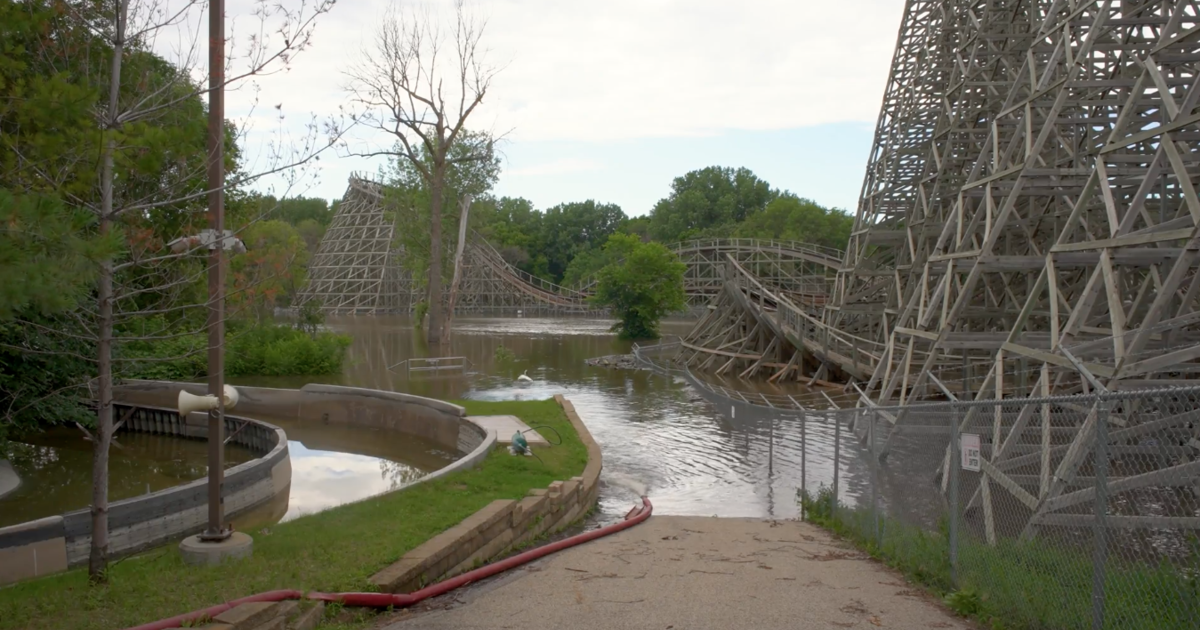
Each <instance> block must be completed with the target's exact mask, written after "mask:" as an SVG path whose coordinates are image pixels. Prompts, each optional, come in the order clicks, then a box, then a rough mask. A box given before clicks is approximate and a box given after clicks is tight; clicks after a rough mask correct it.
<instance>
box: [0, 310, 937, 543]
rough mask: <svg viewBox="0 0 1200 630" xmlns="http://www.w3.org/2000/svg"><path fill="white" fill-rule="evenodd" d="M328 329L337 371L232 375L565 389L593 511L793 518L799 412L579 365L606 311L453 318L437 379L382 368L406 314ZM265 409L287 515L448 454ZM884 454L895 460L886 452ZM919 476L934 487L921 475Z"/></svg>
mask: <svg viewBox="0 0 1200 630" xmlns="http://www.w3.org/2000/svg"><path fill="white" fill-rule="evenodd" d="M328 325H329V327H330V328H332V329H334V330H338V331H342V332H346V333H349V334H350V335H352V337H353V344H352V346H351V348H350V355H349V361H348V364H347V365H346V367H345V369H344V370H343V373H342V374H338V375H333V376H329V377H325V378H250V379H246V378H243V379H232V380H234V381H235V384H241V385H260V386H268V387H287V388H295V387H300V386H303V385H304V384H306V383H310V382H323V383H330V384H344V385H351V386H357V387H369V388H375V389H383V390H393V391H402V392H409V393H413V394H417V395H422V396H430V397H434V398H441V399H464V398H465V399H475V400H541V399H546V398H549V397H551V396H553V395H554V394H560V393H561V394H565V395H566V396H567V397H569V398H570V399H571V400H572V402H573V403H574V404H575V407H576V409H578V410H579V412H580V414H581V415H582V416H583V417H584V419H585V420H586V421H587V424H588V427H589V429H590V430H591V432H592V434H593V435H594V436H595V437H596V439H597V441H598V442H599V443H600V445H601V447H602V448H603V451H604V472H603V474H602V476H601V481H602V486H603V487H602V492H601V500H600V507H601V512H602V520H610V519H615V518H619V517H620V516H621V515H623V514H624V513H625V512H626V511H627V510H628V509H629V507H630V505H631V504H633V503H634V502H635V501H636V500H637V491H635V490H634V489H632V488H631V486H637V485H639V484H641V485H644V486H646V488H647V490H648V492H649V493H650V496H651V497H653V500H654V504H655V511H656V513H659V514H681V515H718V516H748V517H777V518H789V517H794V516H796V515H797V514H798V506H797V505H796V501H795V496H796V489H797V488H798V487H799V486H800V483H801V466H800V460H801V456H800V428H799V423H798V422H797V421H796V420H795V419H794V418H788V417H784V418H770V417H767V416H764V415H761V413H759V414H757V415H756V413H748V412H749V411H753V410H750V409H748V410H747V411H742V410H739V411H738V412H737V413H736V414H735V417H734V418H730V417H728V416H729V410H727V409H724V408H722V409H721V410H720V411H718V409H717V408H716V407H714V406H713V404H712V403H711V402H709V401H707V400H705V399H704V398H703V397H702V396H701V395H700V393H699V392H697V391H696V390H694V389H693V388H691V387H690V386H689V385H688V384H687V383H686V382H685V381H684V380H683V379H681V378H678V377H671V376H663V375H660V374H654V373H652V372H649V371H631V370H612V369H606V368H600V367H593V366H589V365H587V364H586V363H585V361H586V360H587V359H589V358H592V357H596V356H602V355H610V354H624V353H627V352H629V350H630V344H629V343H628V342H622V341H620V340H618V339H617V338H616V336H615V335H613V334H612V333H610V332H609V328H610V326H611V325H612V322H611V321H606V320H594V319H551V318H525V319H480V318H466V319H463V318H460V319H457V320H456V321H455V324H454V326H455V334H454V337H453V338H452V340H451V343H450V345H449V348H448V349H447V350H446V351H445V352H444V353H443V354H442V356H464V357H466V358H467V359H469V361H470V367H469V369H468V373H467V374H455V375H451V374H441V375H438V376H433V375H429V374H420V373H414V374H409V373H408V372H407V370H405V369H404V366H399V367H395V369H389V368H390V367H392V366H396V365H397V364H399V363H401V362H402V361H405V360H406V359H410V358H414V357H428V356H430V351H429V348H428V347H426V346H425V344H424V343H423V341H422V339H421V334H420V332H419V331H414V330H413V327H412V326H411V324H410V323H409V321H408V320H407V318H403V317H341V318H330V320H329V322H328ZM690 328H691V322H666V323H664V326H663V332H664V333H665V334H677V335H678V334H684V333H686V332H687V331H688V330H689V329H690ZM500 348H504V350H499V349H500ZM523 371H527V373H528V374H529V376H530V377H532V378H533V379H534V381H533V382H532V383H529V384H524V385H518V384H517V382H516V377H517V375H519V374H521V373H522V372H523ZM730 384H731V385H732V386H736V387H737V388H738V389H742V390H758V391H763V392H764V393H770V394H794V395H795V394H800V395H803V394H805V393H808V390H807V388H805V387H804V386H803V385H801V384H799V383H790V384H779V385H768V384H765V383H762V382H761V381H759V382H745V381H737V382H736V385H733V382H730ZM721 404H722V405H724V404H726V402H724V401H722V402H721ZM722 412H724V413H722ZM262 419H263V420H266V421H268V422H271V423H274V424H277V425H279V426H281V427H282V428H283V429H284V430H285V431H286V432H287V434H288V438H289V448H290V449H291V456H292V485H291V493H290V496H289V497H288V500H287V501H286V502H285V503H280V505H278V506H276V507H275V508H272V509H275V510H276V512H273V514H276V513H277V512H280V511H283V510H284V509H286V512H285V513H284V515H283V517H282V518H283V519H284V520H288V519H292V518H296V517H297V516H299V515H301V514H307V513H311V512H315V511H319V510H322V509H327V508H329V507H332V506H334V505H338V504H341V503H346V502H348V501H356V500H360V499H363V498H366V497H369V496H372V495H374V494H378V493H379V492H384V491H387V490H390V489H393V488H395V487H398V486H400V485H402V484H404V483H408V482H409V481H412V480H413V479H416V478H417V477H419V476H420V475H422V474H424V473H425V472H428V471H431V470H436V469H437V468H440V467H442V466H443V465H445V463H446V462H448V461H450V459H452V458H453V455H452V454H450V453H446V452H443V451H441V450H439V449H438V448H437V447H436V445H433V444H431V443H423V442H421V441H420V440H415V439H413V438H409V437H404V438H399V437H397V436H395V435H386V434H381V433H379V432H373V431H371V430H369V429H363V428H357V427H354V428H352V427H345V426H330V425H325V424H323V423H320V422H303V421H297V420H295V419H294V418H270V417H264V418H262ZM147 437H150V436H147ZM171 441H174V442H184V443H187V442H186V441H181V440H171ZM807 441H808V444H809V448H808V452H807V464H808V466H807V469H808V471H807V484H808V487H809V488H810V489H811V490H816V488H817V487H818V486H819V485H821V484H822V483H823V484H825V485H830V484H831V482H832V478H833V469H832V455H833V444H834V427H833V425H832V424H830V423H827V422H812V423H810V424H809V425H808V428H807ZM83 444H85V445H86V444H87V443H86V442H84V443H83ZM191 444H193V445H196V446H198V447H199V449H200V451H201V453H200V454H199V455H197V457H196V459H195V461H196V462H202V461H203V454H202V451H203V448H204V443H203V442H192V443H191ZM841 447H842V459H841V462H842V465H841V467H840V471H839V475H840V479H841V488H842V492H841V496H842V499H843V500H844V501H847V502H849V503H853V502H855V501H856V500H857V499H858V498H859V497H862V496H864V493H865V492H866V491H867V488H868V486H867V481H868V477H867V475H866V471H865V470H864V467H863V465H862V463H861V462H863V461H865V459H864V458H862V457H860V456H859V451H860V450H861V447H860V446H859V445H858V443H857V442H856V441H855V439H854V438H853V436H852V434H851V433H850V432H849V431H843V432H842V439H841ZM85 450H86V448H85ZM81 457H82V458H83V459H81V460H80V461H79V462H77V463H75V464H73V465H71V466H65V467H63V469H62V470H60V471H59V473H57V474H61V475H62V479H63V480H64V481H63V484H64V485H69V486H71V487H76V488H78V489H79V496H78V497H77V498H73V499H71V500H70V501H67V500H63V501H60V502H58V503H57V505H58V506H59V507H57V508H55V509H54V510H52V511H49V512H48V514H54V513H59V512H61V511H63V510H64V509H73V508H75V507H83V506H85V505H87V501H88V497H87V493H88V483H89V481H90V450H86V452H85V453H83V454H82V455H81ZM893 459H894V460H896V461H899V460H900V458H899V457H898V456H895V455H894V456H893ZM123 474H124V473H123ZM202 474H203V473H201V475H202ZM920 474H921V475H924V472H923V471H922V472H921V473H920ZM117 477H118V475H114V480H115V479H116V478H117ZM130 478H131V479H134V480H136V479H138V478H139V477H138V475H137V474H133V475H131V477H130ZM905 479H907V480H909V481H911V478H909V477H905V478H904V479H901V480H899V481H897V483H898V484H903V483H905ZM919 481H921V482H923V483H924V484H925V485H930V484H928V482H927V478H926V477H922V478H921V479H919ZM175 483H178V481H174V482H173V483H168V484H167V485H175ZM29 487H30V485H28V484H27V485H26V486H24V487H23V490H24V491H28V490H29ZM164 487H165V486H164ZM21 492H22V491H18V493H21ZM7 501H8V500H5V502H0V515H3V516H8V514H9V513H10V512H11V510H10V509H6V503H7ZM67 503H71V505H70V506H69V507H64V506H65V505H66V504H67ZM10 505H11V504H10ZM285 506H286V507H285ZM26 514H32V512H30V511H27V509H26V507H25V505H24V504H21V507H20V516H19V517H13V518H12V519H11V520H13V521H14V522H15V521H22V520H27V519H28V518H35V516H26Z"/></svg>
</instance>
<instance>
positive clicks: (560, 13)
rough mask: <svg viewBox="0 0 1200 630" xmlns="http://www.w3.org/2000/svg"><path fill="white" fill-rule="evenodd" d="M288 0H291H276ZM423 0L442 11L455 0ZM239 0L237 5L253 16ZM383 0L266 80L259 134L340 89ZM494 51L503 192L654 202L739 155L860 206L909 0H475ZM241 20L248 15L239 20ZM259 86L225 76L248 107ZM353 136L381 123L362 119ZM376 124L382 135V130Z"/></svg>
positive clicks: (359, 163) (837, 201) (338, 14)
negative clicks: (246, 86)
mask: <svg viewBox="0 0 1200 630" xmlns="http://www.w3.org/2000/svg"><path fill="white" fill-rule="evenodd" d="M284 2H285V3H287V2H288V0H284ZM425 4H427V5H429V7H430V8H431V9H432V10H434V11H441V12H442V13H443V14H445V15H447V16H449V11H450V9H451V7H452V3H451V1H450V0H429V1H428V2H426V3H425ZM248 5H249V3H248V2H246V0H231V4H230V7H229V11H228V14H229V17H230V18H231V20H234V19H237V20H244V18H242V17H239V12H241V13H243V14H244V13H245V12H246V6H248ZM387 5H388V2H387V0H340V1H339V2H338V3H337V5H335V6H334V8H333V10H332V11H331V12H330V13H329V14H327V15H325V16H322V17H321V18H320V19H319V22H318V25H317V27H316V31H315V35H314V39H313V42H312V46H311V47H310V48H309V49H308V50H306V51H304V52H303V53H301V54H299V55H298V56H296V57H295V59H294V61H293V63H292V65H291V68H290V70H289V71H288V72H286V73H281V74H278V75H274V76H270V77H265V78H262V79H261V80H259V87H260V91H259V93H258V95H259V97H260V100H259V102H260V104H261V105H260V107H259V109H258V110H257V111H258V112H259V113H260V114H263V115H264V116H263V117H262V118H260V119H256V120H255V122H254V126H253V127H254V134H253V135H252V136H251V137H250V143H251V144H252V145H254V146H249V147H248V149H249V152H250V154H251V155H252V156H253V155H255V154H256V153H255V151H258V152H259V154H260V155H261V152H262V151H263V149H262V148H261V147H260V146H258V145H257V143H258V142H260V141H261V140H262V138H263V137H264V134H266V133H268V132H271V131H273V130H274V129H275V128H274V127H272V124H273V123H271V122H270V121H269V120H268V118H269V117H268V116H265V114H273V113H274V111H273V107H269V106H273V105H275V104H281V105H282V110H281V111H282V112H283V113H284V114H285V119H284V125H285V129H289V127H288V126H292V125H294V126H295V127H290V129H291V131H292V132H293V133H296V134H298V133H299V126H300V124H301V123H302V122H304V121H307V120H309V117H310V115H312V114H316V115H317V116H327V115H330V114H333V113H335V112H337V110H338V107H339V105H345V104H347V93H346V91H345V89H344V88H345V85H346V83H347V78H346V76H345V74H344V70H345V69H346V68H347V67H348V66H349V65H350V64H352V63H354V62H355V61H357V60H359V59H360V58H361V57H360V53H361V51H362V49H363V47H364V46H367V45H369V44H370V42H371V40H372V38H373V36H374V33H375V28H376V26H377V24H378V22H379V19H380V18H381V17H382V16H383V14H384V11H385V9H386V8H387ZM467 6H468V9H469V10H470V11H473V12H474V13H475V14H477V15H479V16H481V17H484V18H486V19H487V29H486V32H485V35H484V39H483V42H484V45H485V46H486V47H487V48H488V49H489V52H488V59H489V60H490V61H492V62H493V63H494V64H496V65H498V66H502V69H501V70H500V72H499V73H498V74H497V75H496V77H495V79H494V82H493V85H492V89H491V91H490V92H489V95H488V98H487V99H486V100H485V102H484V105H483V108H482V109H481V110H479V112H478V113H477V114H476V115H473V116H472V118H471V120H472V123H473V124H471V125H469V126H471V127H474V128H483V129H489V130H493V131H499V132H508V135H507V138H506V141H505V142H504V144H503V146H502V152H503V155H504V164H503V169H504V170H503V172H502V174H501V177H500V183H499V185H498V186H497V190H496V192H497V193H498V194H500V195H510V196H523V197H526V198H529V199H531V200H532V201H533V202H534V204H535V206H536V207H538V208H543V209H544V208H547V207H549V206H552V205H554V204H557V203H561V202H566V201H582V200H586V199H595V200H597V201H603V202H613V203H617V204H619V205H620V206H621V207H622V208H623V209H624V210H625V212H626V213H627V214H630V215H640V214H644V213H646V212H648V211H649V210H650V208H651V207H652V206H653V204H654V202H655V201H657V200H658V199H659V198H661V197H663V196H665V195H666V194H667V193H668V191H669V187H670V183H671V179H672V178H673V177H676V176H678V175H682V174H684V173H685V172H687V171H689V170H693V169H697V168H703V167H705V166H711V165H722V166H733V167H737V166H746V167H748V168H750V169H751V170H753V171H754V172H755V173H757V174H758V175H759V176H760V177H762V178H764V179H766V180H767V181H769V182H770V183H771V184H772V185H774V186H776V187H778V188H783V189H787V190H791V191H792V192H794V193H796V194H799V195H801V196H803V197H808V198H811V199H814V200H815V201H817V202H819V203H822V204H824V205H831V206H837V207H841V208H846V209H853V208H854V206H855V205H856V204H857V199H858V193H859V188H860V186H861V183H862V172H863V167H864V165H865V161H866V156H867V152H868V150H869V149H870V144H871V136H872V131H873V128H874V124H875V119H876V115H877V113H878V110H879V104H880V99H881V97H882V93H883V87H884V82H885V80H886V78H887V71H888V67H889V64H890V61H891V55H892V50H893V48H894V46H895V38H896V31H897V28H898V25H899V20H900V14H901V11H902V9H903V3H902V2H901V1H900V0H843V1H841V2H828V1H817V0H790V1H774V0H771V1H754V0H751V1H748V2H729V1H728V0H725V1H716V0H687V1H684V0H675V1H670V0H607V1H606V2H573V1H563V0H475V1H474V2H469V3H468V5H467ZM241 23H242V24H244V23H246V22H245V21H243V22H241ZM251 95H252V92H251V91H250V90H239V91H235V92H231V93H230V94H229V96H228V97H227V98H228V101H227V115H228V116H229V117H231V118H238V117H241V116H244V115H245V114H246V112H247V111H248V103H249V101H250V98H251ZM355 136H356V138H355V140H356V141H359V142H361V141H366V140H372V138H364V137H362V132H361V131H356V132H355ZM373 140H376V141H380V142H383V141H382V139H380V138H374V139H373ZM378 166H379V160H378V159H375V160H370V159H366V158H357V157H339V156H336V155H333V154H326V155H324V156H323V157H322V159H321V161H320V169H319V171H320V177H319V179H318V180H315V181H313V180H310V181H309V182H307V185H306V186H305V188H304V189H295V191H294V192H300V193H303V194H307V195H312V196H320V197H325V198H337V197H340V196H341V195H342V193H343V191H344V189H345V186H346V178H347V176H349V174H350V173H351V172H354V171H360V172H374V171H375V170H376V169H377V168H378Z"/></svg>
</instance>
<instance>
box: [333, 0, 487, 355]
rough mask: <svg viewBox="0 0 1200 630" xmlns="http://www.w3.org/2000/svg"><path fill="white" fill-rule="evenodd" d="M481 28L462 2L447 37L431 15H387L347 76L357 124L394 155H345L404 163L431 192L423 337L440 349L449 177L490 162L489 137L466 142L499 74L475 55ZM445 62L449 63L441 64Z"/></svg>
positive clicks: (401, 12)
mask: <svg viewBox="0 0 1200 630" xmlns="http://www.w3.org/2000/svg"><path fill="white" fill-rule="evenodd" d="M484 28H485V23H484V22H483V21H482V20H477V19H475V18H474V17H472V16H470V15H468V14H467V13H466V12H465V11H464V9H463V5H462V1H461V0H458V1H457V2H455V14H454V23H453V25H452V31H453V32H452V33H450V34H449V35H447V34H446V33H445V32H444V30H443V28H442V26H441V24H440V21H439V20H438V19H437V18H435V17H434V16H431V15H430V14H429V13H428V12H424V11H415V10H407V11H406V10H403V9H397V8H392V9H390V10H389V11H388V13H387V14H386V15H385V17H384V19H383V21H382V23H381V24H380V27H379V31H378V33H377V34H376V36H375V42H374V46H373V49H369V50H366V51H364V53H363V60H362V61H361V62H360V63H359V64H357V65H355V66H354V67H352V68H351V69H349V70H348V71H347V75H348V76H349V78H350V84H349V88H348V89H349V91H350V94H351V100H352V101H353V102H355V103H356V104H357V105H358V106H359V107H361V108H362V111H361V113H358V114H357V117H356V121H357V122H358V123H359V124H362V125H365V126H367V127H368V128H371V129H374V130H378V131H381V132H384V133H386V134H388V135H389V136H391V137H392V138H393V139H394V144H393V146H391V147H388V148H385V149H381V150H361V151H351V152H350V154H351V155H356V156H377V155H386V156H390V157H394V158H399V159H403V160H406V161H408V162H409V163H410V164H411V165H412V167H413V168H414V169H415V170H416V171H417V172H418V173H420V175H421V179H422V180H423V181H424V183H425V185H426V186H427V187H428V189H429V218H430V233H429V276H428V277H429V280H428V284H427V290H428V300H429V324H428V326H427V330H426V335H427V340H428V342H429V343H430V344H433V345H438V344H441V343H442V341H443V334H442V328H443V326H445V325H446V322H445V319H444V317H443V315H442V311H443V308H444V305H443V299H444V298H443V293H444V291H443V284H442V281H443V278H442V274H443V251H442V206H443V202H444V200H445V198H446V193H447V191H446V178H447V174H448V171H449V169H451V168H452V167H453V166H455V165H456V164H461V163H466V162H477V161H481V160H488V159H491V158H492V156H493V155H494V151H493V145H494V142H495V138H494V137H493V136H491V135H488V134H470V133H467V132H466V129H465V126H466V123H467V119H468V118H469V117H470V116H471V114H472V113H474V112H475V110H476V109H477V108H478V107H479V105H480V104H481V103H483V98H484V96H485V95H486V94H487V91H488V88H489V87H490V85H491V82H492V78H493V77H494V76H495V74H496V69H495V68H492V67H491V66H489V65H487V64H486V62H485V57H486V51H485V50H483V49H482V48H481V47H480V42H481V41H482V38H483V32H484ZM447 54H448V55H449V56H450V59H448V60H447V59H444V57H445V56H446V55H447ZM464 143H465V144H466V145H470V146H464ZM456 146H457V149H458V150H457V151H454V154H453V155H452V153H451V151H452V150H453V149H455V148H456Z"/></svg>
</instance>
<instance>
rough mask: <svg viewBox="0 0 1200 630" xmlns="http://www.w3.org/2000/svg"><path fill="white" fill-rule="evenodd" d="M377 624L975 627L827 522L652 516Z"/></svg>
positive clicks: (526, 628)
mask: <svg viewBox="0 0 1200 630" xmlns="http://www.w3.org/2000/svg"><path fill="white" fill-rule="evenodd" d="M430 608H431V609H430V610H426V611H405V612H401V613H398V614H397V615H396V616H395V617H392V618H391V619H389V620H387V621H386V622H384V623H381V624H380V625H381V626H383V627H385V628H387V629H388V630H412V629H415V628H428V629H430V630H438V629H447V630H448V629H464V630H465V629H468V628H519V629H521V630H539V629H544V630H562V629H564V628H571V629H573V630H574V629H579V630H588V629H591V628H596V629H600V628H605V629H618V628H657V629H658V630H666V629H675V630H695V629H708V628H711V629H713V630H717V629H722V630H723V629H726V628H755V629H771V628H788V629H796V628H863V629H865V630H870V629H873V628H944V629H948V628H972V627H973V626H972V625H971V624H969V623H968V622H966V621H964V620H962V619H958V618H955V617H954V616H952V615H951V614H950V613H948V612H946V611H945V610H944V609H942V608H941V607H939V606H938V605H937V604H935V603H934V602H933V601H932V600H931V599H930V598H929V597H928V596H927V595H925V594H924V593H923V591H921V590H920V589H919V588H916V587H912V586H910V585H908V584H906V583H905V581H904V578H903V577H900V576H899V575H898V574H896V573H895V572H893V571H890V570H888V569H887V568H886V567H883V566H882V565H880V564H878V563H876V562H873V561H871V560H870V559H869V558H867V557H866V556H865V555H864V554H862V553H860V552H858V551H857V550H855V549H853V548H852V547H850V546H849V545H847V544H845V543H841V542H838V541H835V540H834V539H833V538H832V537H831V536H830V535H829V534H827V533H825V532H824V531H823V530H821V529H818V528H816V527H814V526H811V525H808V524H806V523H799V522H794V521H763V520H758V519H723V518H722V519H718V518H705V517H679V516H653V517H651V518H650V520H648V521H646V522H645V523H642V524H641V525H637V526H635V527H633V528H632V529H628V530H625V531H623V532H620V533H618V534H615V535H612V536H609V537H606V538H601V539H599V540H596V541H593V542H590V543H586V544H583V545H580V546H578V547H573V548H571V549H568V550H565V551H561V552H559V553H557V554H554V555H551V556H549V557H547V558H543V559H541V560H539V561H537V562H533V563H530V564H528V565H525V566H523V567H520V568H518V569H514V570H513V571H509V572H508V573H505V574H501V575H500V576H497V577H496V578H493V579H492V580H489V581H485V582H483V583H481V584H479V585H476V586H474V587H469V588H467V589H464V590H462V591H460V592H458V593H450V594H448V595H447V596H445V597H444V598H443V601H441V602H434V605H433V606H431V607H430Z"/></svg>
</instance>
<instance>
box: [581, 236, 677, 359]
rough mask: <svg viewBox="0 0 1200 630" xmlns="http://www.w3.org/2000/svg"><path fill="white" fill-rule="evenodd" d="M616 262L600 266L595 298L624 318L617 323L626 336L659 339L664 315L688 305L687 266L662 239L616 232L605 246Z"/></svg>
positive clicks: (620, 331)
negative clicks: (645, 240) (654, 240)
mask: <svg viewBox="0 0 1200 630" xmlns="http://www.w3.org/2000/svg"><path fill="white" fill-rule="evenodd" d="M604 248H605V250H610V249H611V250H612V251H611V254H610V255H611V256H612V257H613V259H620V262H613V263H610V264H609V265H607V266H606V267H604V268H603V269H601V270H600V272H599V274H598V278H597V284H596V293H595V295H594V296H593V297H592V298H591V300H592V301H593V302H594V303H595V304H598V305H602V306H607V307H609V308H611V309H612V310H613V312H614V313H615V314H616V316H617V317H618V318H619V319H620V321H618V322H617V323H616V324H615V325H614V326H613V330H614V331H616V332H617V333H618V334H619V335H620V337H621V338H622V339H656V338H658V324H659V321H661V320H662V318H663V317H665V316H667V315H668V314H670V313H673V312H676V311H680V310H682V309H683V308H684V307H685V306H687V301H686V299H685V294H684V291H683V273H684V271H685V270H686V269H687V266H686V265H684V264H683V263H682V262H680V261H679V257H678V256H677V255H675V253H674V252H672V251H671V250H669V249H667V248H666V246H664V245H663V244H661V243H643V242H641V240H639V239H638V238H637V237H636V236H631V235H628V234H613V235H612V236H610V237H609V239H608V242H607V243H606V244H605V246H604Z"/></svg>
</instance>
